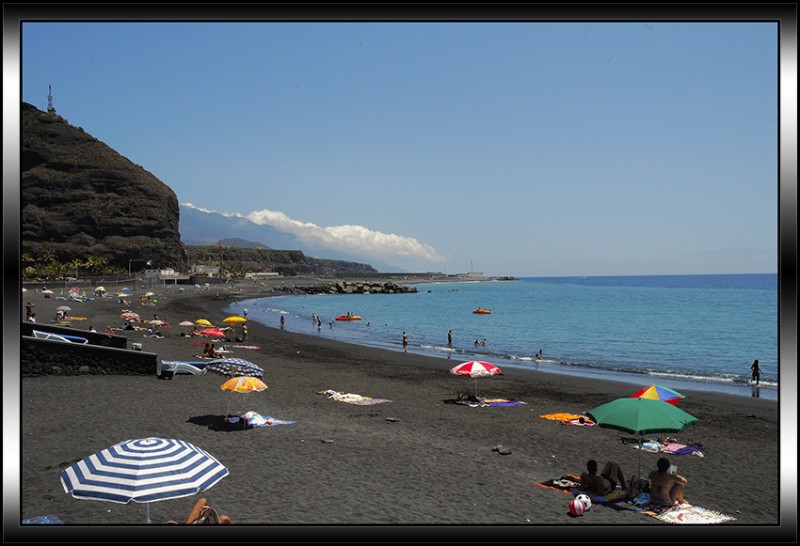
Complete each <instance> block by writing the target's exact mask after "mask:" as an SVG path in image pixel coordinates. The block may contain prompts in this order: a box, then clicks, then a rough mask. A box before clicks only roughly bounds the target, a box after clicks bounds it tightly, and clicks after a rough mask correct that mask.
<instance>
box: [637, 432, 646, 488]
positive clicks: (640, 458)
mask: <svg viewBox="0 0 800 546" xmlns="http://www.w3.org/2000/svg"><path fill="white" fill-rule="evenodd" d="M643 446H644V444H643V443H642V437H641V436H639V460H638V471H637V473H636V476H637V479H639V480H641V479H642V447H643Z"/></svg>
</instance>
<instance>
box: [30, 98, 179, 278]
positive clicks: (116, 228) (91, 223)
mask: <svg viewBox="0 0 800 546" xmlns="http://www.w3.org/2000/svg"><path fill="white" fill-rule="evenodd" d="M21 136H22V138H21V140H22V150H21V152H22V154H21V170H22V180H21V207H22V210H21V226H20V228H21V236H22V252H23V253H26V252H27V253H29V254H31V255H32V256H34V257H37V256H41V255H42V254H43V253H46V254H49V255H51V256H52V257H53V258H55V259H57V260H59V261H62V262H67V261H69V260H72V259H76V258H77V259H86V258H87V257H89V256H97V257H104V258H107V259H108V260H109V263H111V264H113V265H117V266H120V267H121V268H123V269H125V270H127V269H128V267H129V265H130V262H131V261H134V263H136V265H137V269H141V267H142V266H143V265H144V263H141V262H143V261H146V260H151V261H152V264H153V266H156V267H174V268H175V269H176V270H180V271H185V270H186V269H187V266H188V262H187V255H186V251H185V249H184V246H183V244H182V243H181V239H180V232H179V229H178V221H179V214H180V213H179V206H178V199H177V197H176V195H175V192H173V191H172V189H170V188H169V187H168V186H167V185H166V184H164V183H163V182H161V181H160V180H159V179H158V178H156V177H155V176H154V175H153V174H151V173H150V172H148V171H146V170H145V169H144V168H142V167H141V166H139V165H136V164H134V163H132V162H131V161H130V160H128V159H127V158H125V157H123V156H122V155H120V154H119V153H117V152H116V151H114V150H112V149H111V148H109V147H108V146H107V145H106V144H104V143H102V142H100V141H99V140H97V139H96V138H94V137H92V136H91V135H89V134H87V133H86V132H85V131H84V130H83V129H81V128H79V127H74V126H72V125H70V124H69V123H68V122H67V121H66V120H65V119H64V118H62V117H61V116H59V115H57V114H54V113H48V112H42V111H41V110H38V109H37V108H36V107H34V106H32V105H30V104H27V103H23V104H22V131H21Z"/></svg>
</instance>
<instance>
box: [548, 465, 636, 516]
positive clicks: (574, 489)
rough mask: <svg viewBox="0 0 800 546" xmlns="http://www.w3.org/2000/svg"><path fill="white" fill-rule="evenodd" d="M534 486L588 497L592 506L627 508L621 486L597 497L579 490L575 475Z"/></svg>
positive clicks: (578, 481) (578, 479)
mask: <svg viewBox="0 0 800 546" xmlns="http://www.w3.org/2000/svg"><path fill="white" fill-rule="evenodd" d="M534 485H538V486H539V487H546V488H549V489H555V490H556V491H561V492H563V493H569V494H570V495H573V496H575V495H579V494H584V495H588V496H589V498H590V499H592V504H593V505H594V504H602V505H606V506H610V507H612V508H615V509H626V508H627V506H625V505H626V504H627V503H625V502H624V501H625V500H626V499H627V495H626V493H625V492H624V490H623V489H622V487H621V486H619V485H618V486H617V487H616V489H615V490H614V491H611V492H610V493H607V494H606V495H599V494H597V493H593V492H591V491H585V490H583V489H581V478H580V476H578V475H576V474H565V475H563V476H561V478H556V479H553V480H547V481H545V482H534ZM630 509H634V507H631V508H630Z"/></svg>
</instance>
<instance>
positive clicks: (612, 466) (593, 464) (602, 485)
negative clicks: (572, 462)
mask: <svg viewBox="0 0 800 546" xmlns="http://www.w3.org/2000/svg"><path fill="white" fill-rule="evenodd" d="M617 485H621V486H622V488H623V489H625V487H626V483H625V476H623V474H622V469H621V468H620V467H619V465H618V464H617V463H612V462H608V463H606V465H605V466H604V467H603V471H602V472H601V473H600V475H598V474H597V461H595V460H594V459H589V461H588V462H587V463H586V472H583V473H582V474H581V488H582V489H584V490H586V491H592V492H594V493H597V494H598V495H608V494H609V493H611V492H612V491H614V490H615V489H616V488H617Z"/></svg>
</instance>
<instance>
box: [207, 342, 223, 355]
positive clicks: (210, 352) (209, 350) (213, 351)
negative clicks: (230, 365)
mask: <svg viewBox="0 0 800 546" xmlns="http://www.w3.org/2000/svg"><path fill="white" fill-rule="evenodd" d="M203 356H204V357H207V358H220V354H219V353H218V352H217V349H216V348H215V347H214V345H212V344H211V343H206V346H205V347H204V348H203Z"/></svg>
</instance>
